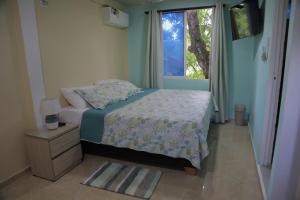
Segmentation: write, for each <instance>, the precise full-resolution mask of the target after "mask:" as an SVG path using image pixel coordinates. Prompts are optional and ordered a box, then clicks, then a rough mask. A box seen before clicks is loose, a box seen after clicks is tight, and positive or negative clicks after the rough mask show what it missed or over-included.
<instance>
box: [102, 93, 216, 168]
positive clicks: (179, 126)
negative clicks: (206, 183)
mask: <svg viewBox="0 0 300 200" xmlns="http://www.w3.org/2000/svg"><path fill="white" fill-rule="evenodd" d="M211 113H212V101H211V94H210V92H207V91H193V90H165V89H164V90H158V91H156V92H153V93H151V94H149V95H147V96H144V97H143V98H141V99H140V100H137V101H135V102H133V103H131V104H128V105H126V106H124V107H122V108H119V109H117V110H114V111H113V112H111V113H109V114H107V115H106V117H105V119H104V133H103V137H102V142H101V143H103V144H107V145H112V146H116V147H124V148H130V149H134V150H138V151H145V152H150V153H157V154H163V155H166V156H170V157H174V158H185V159H187V160H189V161H190V162H191V163H192V165H193V166H194V167H196V168H198V169H200V162H201V160H202V159H203V158H205V157H206V156H207V155H208V153H209V152H208V146H207V141H206V139H207V134H208V129H209V124H210V118H211Z"/></svg>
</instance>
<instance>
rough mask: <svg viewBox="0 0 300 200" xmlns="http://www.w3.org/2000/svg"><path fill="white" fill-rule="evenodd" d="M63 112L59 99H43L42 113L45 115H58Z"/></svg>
mask: <svg viewBox="0 0 300 200" xmlns="http://www.w3.org/2000/svg"><path fill="white" fill-rule="evenodd" d="M60 111H61V107H60V104H59V102H58V99H43V100H42V101H41V112H42V114H43V115H45V116H46V115H56V114H58V113H59V112H60Z"/></svg>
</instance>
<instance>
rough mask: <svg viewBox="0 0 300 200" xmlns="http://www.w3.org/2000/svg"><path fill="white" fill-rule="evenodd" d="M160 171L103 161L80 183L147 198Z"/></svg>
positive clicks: (152, 190)
mask: <svg viewBox="0 0 300 200" xmlns="http://www.w3.org/2000/svg"><path fill="white" fill-rule="evenodd" d="M160 176H161V171H158V170H150V169H147V168H143V167H139V166H134V165H124V164H120V163H112V162H105V163H103V164H102V165H100V166H99V168H98V169H97V170H96V171H95V172H93V173H92V174H91V175H90V176H89V177H88V178H86V179H85V180H84V181H83V182H82V184H84V185H88V186H91V187H96V188H100V189H104V190H108V191H112V192H117V193H120V194H126V195H130V196H134V197H139V198H143V199H149V198H150V197H151V195H152V194H153V192H154V190H155V188H156V186H157V184H158V182H159V179H160Z"/></svg>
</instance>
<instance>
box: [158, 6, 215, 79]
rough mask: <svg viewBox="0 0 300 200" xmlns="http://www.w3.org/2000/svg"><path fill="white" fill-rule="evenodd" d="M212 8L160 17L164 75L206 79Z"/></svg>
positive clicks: (165, 14)
mask: <svg viewBox="0 0 300 200" xmlns="http://www.w3.org/2000/svg"><path fill="white" fill-rule="evenodd" d="M212 11H213V9H211V8H209V9H197V10H185V11H178V12H177V11H176V12H168V13H163V14H162V23H163V45H164V76H167V77H186V78H189V79H208V74H209V58H210V48H211V31H212Z"/></svg>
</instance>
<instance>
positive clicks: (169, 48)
mask: <svg viewBox="0 0 300 200" xmlns="http://www.w3.org/2000/svg"><path fill="white" fill-rule="evenodd" d="M162 23H163V43H164V44H163V46H164V75H165V76H184V12H172V13H164V14H163V15H162Z"/></svg>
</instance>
